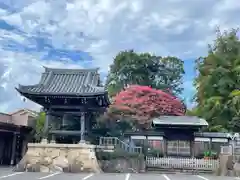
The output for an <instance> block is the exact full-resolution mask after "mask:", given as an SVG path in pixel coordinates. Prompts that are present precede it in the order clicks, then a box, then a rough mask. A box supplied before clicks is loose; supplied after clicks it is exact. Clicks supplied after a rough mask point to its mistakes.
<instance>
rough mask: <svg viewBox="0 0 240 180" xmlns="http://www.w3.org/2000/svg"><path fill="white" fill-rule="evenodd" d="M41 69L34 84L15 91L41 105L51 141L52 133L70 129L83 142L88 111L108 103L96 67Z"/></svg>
mask: <svg viewBox="0 0 240 180" xmlns="http://www.w3.org/2000/svg"><path fill="white" fill-rule="evenodd" d="M44 69H45V71H44V72H43V73H42V76H41V79H40V82H39V83H38V84H35V85H27V86H23V85H19V87H18V88H16V89H17V91H18V92H19V93H20V94H21V95H22V96H24V97H26V98H28V99H30V100H31V101H33V102H35V103H37V104H39V105H42V106H43V107H44V110H45V112H46V122H45V133H47V132H48V134H51V136H52V140H55V138H56V136H68V130H71V131H70V132H71V133H70V134H71V135H73V134H74V135H75V136H80V137H81V142H84V139H85V138H84V135H85V134H86V129H88V128H89V126H90V125H89V121H90V119H91V117H92V114H93V113H94V112H96V111H101V110H105V109H106V107H107V106H108V105H109V104H110V102H109V99H108V93H107V90H106V89H105V88H104V87H103V86H101V83H100V75H99V73H98V68H94V69H57V68H48V67H44ZM78 120H79V121H78ZM50 124H51V127H50V126H49V125H50ZM70 126H71V127H70ZM73 132H74V133H73Z"/></svg>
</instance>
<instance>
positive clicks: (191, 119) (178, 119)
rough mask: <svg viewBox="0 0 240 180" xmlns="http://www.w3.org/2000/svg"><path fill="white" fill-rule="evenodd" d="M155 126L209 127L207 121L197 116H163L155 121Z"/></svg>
mask: <svg viewBox="0 0 240 180" xmlns="http://www.w3.org/2000/svg"><path fill="white" fill-rule="evenodd" d="M153 124H154V125H170V126H171V125H177V126H184V125H186V126H208V123H207V121H206V120H204V119H201V118H199V117H196V116H161V117H159V118H154V119H153Z"/></svg>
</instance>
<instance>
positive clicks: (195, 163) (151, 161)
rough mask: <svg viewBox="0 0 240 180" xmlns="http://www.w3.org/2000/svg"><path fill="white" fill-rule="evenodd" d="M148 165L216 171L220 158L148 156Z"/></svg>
mask: <svg viewBox="0 0 240 180" xmlns="http://www.w3.org/2000/svg"><path fill="white" fill-rule="evenodd" d="M146 165H147V167H151V168H160V169H186V170H207V171H209V170H210V171H214V170H216V169H217V168H218V167H219V160H215V159H207V160H206V159H196V158H172V157H166V158H164V157H163V158H158V157H147V158H146Z"/></svg>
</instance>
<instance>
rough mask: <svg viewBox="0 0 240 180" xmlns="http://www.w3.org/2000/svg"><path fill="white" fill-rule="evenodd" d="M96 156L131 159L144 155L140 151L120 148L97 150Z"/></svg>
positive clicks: (109, 158) (103, 158)
mask: <svg viewBox="0 0 240 180" xmlns="http://www.w3.org/2000/svg"><path fill="white" fill-rule="evenodd" d="M96 156H97V159H98V160H114V159H130V158H143V157H144V156H143V155H142V154H139V153H130V152H126V151H120V150H115V151H113V152H105V151H96Z"/></svg>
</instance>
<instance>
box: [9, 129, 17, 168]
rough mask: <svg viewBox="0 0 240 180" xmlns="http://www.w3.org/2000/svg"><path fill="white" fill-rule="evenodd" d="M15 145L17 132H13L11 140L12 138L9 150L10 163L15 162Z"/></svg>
mask: <svg viewBox="0 0 240 180" xmlns="http://www.w3.org/2000/svg"><path fill="white" fill-rule="evenodd" d="M16 145H17V133H16V132H14V133H13V140H12V151H11V162H10V164H11V165H14V163H15V157H16V156H15V155H16Z"/></svg>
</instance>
